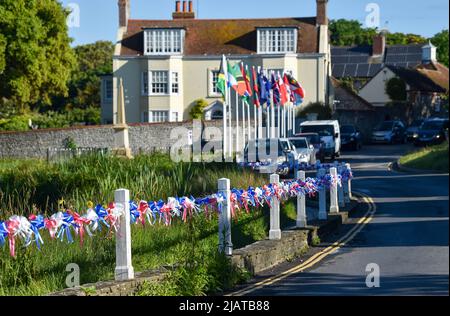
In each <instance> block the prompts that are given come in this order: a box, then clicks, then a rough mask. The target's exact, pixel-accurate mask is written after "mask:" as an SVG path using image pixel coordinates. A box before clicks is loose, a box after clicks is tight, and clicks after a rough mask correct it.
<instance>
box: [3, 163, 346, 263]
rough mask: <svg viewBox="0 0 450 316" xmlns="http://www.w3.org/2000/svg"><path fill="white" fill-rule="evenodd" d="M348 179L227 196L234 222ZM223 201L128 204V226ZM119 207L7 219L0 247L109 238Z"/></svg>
mask: <svg viewBox="0 0 450 316" xmlns="http://www.w3.org/2000/svg"><path fill="white" fill-rule="evenodd" d="M352 177H353V175H352V173H351V170H348V169H346V168H345V169H344V171H343V172H342V173H341V174H339V175H338V176H337V177H332V176H331V175H329V174H327V175H325V176H323V177H319V178H307V179H306V180H305V181H301V180H291V181H284V182H280V183H278V184H267V185H264V186H262V187H256V188H253V187H250V188H248V189H247V190H242V189H232V190H231V195H230V203H231V212H232V217H233V218H234V219H237V217H238V213H239V212H241V211H245V212H247V213H249V212H250V210H251V209H260V208H262V207H264V206H265V205H268V206H270V205H271V203H272V200H273V199H278V200H280V201H286V200H288V199H290V198H293V197H297V196H299V195H305V196H311V197H313V196H315V195H316V194H317V192H319V191H320V190H321V189H323V188H329V187H330V186H336V185H337V186H341V185H342V184H341V183H342V181H346V180H349V179H351V178H352ZM225 199H226V197H225V196H224V195H223V194H222V193H220V192H219V193H216V194H212V195H209V196H207V197H203V198H194V197H192V196H191V197H181V198H176V197H171V198H169V199H168V200H167V201H163V200H159V201H139V202H134V201H130V202H129V204H130V215H131V223H133V224H142V225H145V224H146V223H148V224H149V225H156V224H161V225H166V226H169V225H171V224H172V223H173V221H174V220H176V219H181V221H182V222H187V221H188V219H190V218H192V217H193V216H196V215H199V214H202V213H203V214H204V215H205V216H206V217H207V218H209V219H210V218H211V216H212V215H213V214H220V213H221V211H222V207H223V204H224V202H225ZM124 210H125V207H124V205H121V204H118V203H109V204H108V205H107V206H102V205H101V204H98V205H97V206H94V205H93V203H92V202H89V203H88V206H87V210H85V211H84V213H85V214H84V215H80V214H79V213H77V212H75V211H73V210H70V209H67V210H64V211H63V210H61V211H59V212H58V213H56V214H53V215H52V216H50V217H44V216H43V215H30V216H28V218H27V217H24V216H17V215H14V216H11V217H10V218H9V219H8V220H6V221H0V246H4V245H5V244H6V243H8V246H9V250H10V254H11V256H13V257H15V255H16V241H17V240H18V239H19V240H21V244H22V246H24V247H28V246H30V245H32V244H35V245H36V247H37V248H38V249H41V247H42V245H43V244H44V241H43V239H42V233H43V232H47V233H48V234H49V236H50V237H51V238H52V239H58V240H60V241H66V242H68V243H73V242H74V238H73V234H75V235H77V236H78V237H79V241H80V245H81V246H82V245H83V241H84V239H85V236H86V235H88V236H89V237H93V236H95V233H96V232H100V231H101V230H102V229H107V230H108V231H109V232H110V233H112V232H115V231H117V229H118V226H119V223H120V218H121V217H122V215H123V214H124Z"/></svg>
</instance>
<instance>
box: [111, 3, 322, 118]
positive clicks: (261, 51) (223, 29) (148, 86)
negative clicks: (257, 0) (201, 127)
mask: <svg viewBox="0 0 450 316" xmlns="http://www.w3.org/2000/svg"><path fill="white" fill-rule="evenodd" d="M310 1H312V0H310ZM118 3H119V30H118V39H117V44H116V46H115V54H114V57H113V74H112V76H111V77H104V81H109V83H105V82H104V83H103V84H102V89H108V91H109V89H110V87H112V92H113V98H112V102H110V101H109V100H110V99H109V96H110V94H109V92H106V91H104V92H102V95H104V96H105V99H104V100H105V102H102V121H103V122H104V123H114V122H116V116H117V94H118V79H119V78H122V79H123V84H124V90H125V102H126V118H127V121H128V122H168V121H170V122H174V121H183V120H187V119H189V118H190V117H189V110H190V108H191V107H192V105H193V103H194V101H195V100H197V99H200V98H202V99H205V100H207V102H208V103H209V106H208V107H207V108H206V110H205V117H206V118H210V119H218V118H221V117H222V116H223V113H222V100H221V95H220V93H219V91H218V90H217V88H216V82H217V78H218V73H219V68H220V62H221V57H222V55H223V54H225V55H226V56H227V58H228V59H230V60H231V63H232V64H233V63H235V62H240V61H244V62H245V63H246V64H248V65H249V66H260V67H263V68H264V69H267V70H275V71H280V72H283V71H286V72H291V73H292V74H293V75H294V76H295V77H296V78H298V80H299V81H300V82H301V83H302V85H303V87H304V88H305V90H306V91H307V96H306V98H305V100H304V102H305V104H306V103H309V102H324V103H328V101H329V88H330V87H329V84H330V80H329V76H330V72H331V58H330V45H329V32H328V17H327V4H328V0H316V5H317V14H316V16H314V17H301V18H298V17H288V18H264V19H198V18H196V17H195V12H194V11H193V3H192V1H183V3H182V4H181V1H176V2H175V4H176V5H175V12H173V14H172V19H171V20H134V19H130V18H129V16H130V0H119V1H118ZM267 13H268V16H270V11H268V12H267ZM106 96H108V98H106Z"/></svg>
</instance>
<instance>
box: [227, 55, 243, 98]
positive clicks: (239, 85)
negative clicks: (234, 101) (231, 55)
mask: <svg viewBox="0 0 450 316" xmlns="http://www.w3.org/2000/svg"><path fill="white" fill-rule="evenodd" d="M228 73H229V74H231V75H232V77H234V84H232V83H231V82H230V84H232V85H231V87H233V89H234V90H236V92H237V93H238V94H239V95H240V96H241V97H243V96H245V92H246V91H247V86H246V85H245V80H244V77H243V76H242V72H241V69H240V67H239V64H238V63H236V64H235V65H234V66H233V67H230V68H229V70H228Z"/></svg>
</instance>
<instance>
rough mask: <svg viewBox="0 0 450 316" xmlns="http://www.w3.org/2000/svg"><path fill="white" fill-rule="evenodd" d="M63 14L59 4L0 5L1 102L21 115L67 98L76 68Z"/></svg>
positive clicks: (7, 0) (11, 0) (32, 0)
mask: <svg viewBox="0 0 450 316" xmlns="http://www.w3.org/2000/svg"><path fill="white" fill-rule="evenodd" d="M68 14H69V12H68V11H66V10H65V9H64V8H63V7H62V5H61V3H60V2H59V1H57V0H2V1H1V2H0V69H3V70H1V71H0V82H1V83H2V84H1V85H0V102H4V99H9V100H10V101H12V102H14V104H15V105H16V106H19V107H20V108H21V109H23V108H24V107H26V106H29V105H30V104H33V103H36V102H38V101H40V102H42V103H46V104H51V97H52V96H54V95H67V92H68V88H67V82H68V80H69V78H70V74H71V71H72V69H73V67H74V65H75V63H76V61H75V57H74V53H73V51H72V49H71V47H70V42H71V39H70V38H69V36H68V32H67V25H66V18H67V16H68Z"/></svg>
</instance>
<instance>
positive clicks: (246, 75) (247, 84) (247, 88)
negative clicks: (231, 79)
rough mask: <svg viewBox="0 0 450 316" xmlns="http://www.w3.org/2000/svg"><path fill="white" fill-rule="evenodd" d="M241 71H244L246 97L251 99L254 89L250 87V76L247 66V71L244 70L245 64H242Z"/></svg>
mask: <svg viewBox="0 0 450 316" xmlns="http://www.w3.org/2000/svg"><path fill="white" fill-rule="evenodd" d="M241 71H242V76H243V77H244V81H245V96H246V97H251V96H252V95H253V93H252V87H251V85H250V74H249V72H248V67H247V66H245V69H244V63H241Z"/></svg>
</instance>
